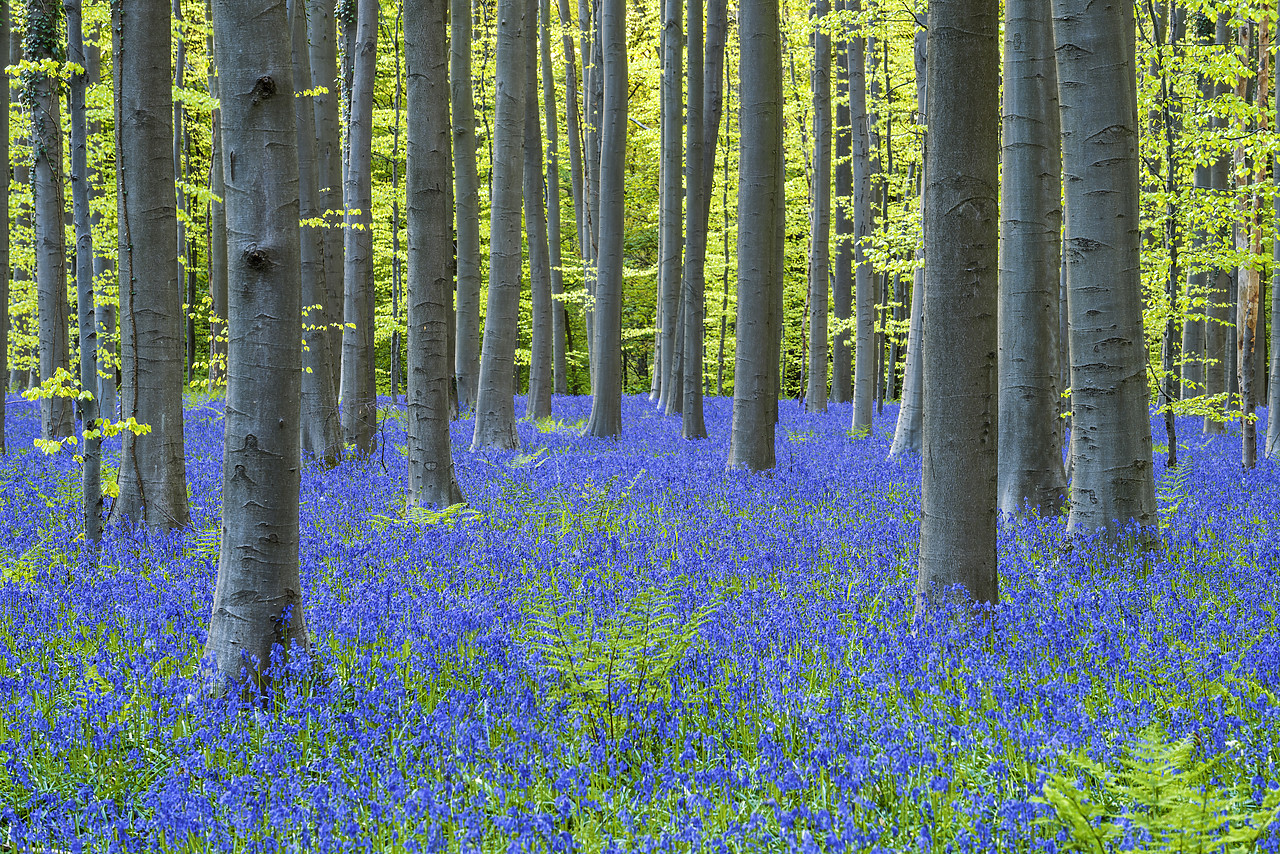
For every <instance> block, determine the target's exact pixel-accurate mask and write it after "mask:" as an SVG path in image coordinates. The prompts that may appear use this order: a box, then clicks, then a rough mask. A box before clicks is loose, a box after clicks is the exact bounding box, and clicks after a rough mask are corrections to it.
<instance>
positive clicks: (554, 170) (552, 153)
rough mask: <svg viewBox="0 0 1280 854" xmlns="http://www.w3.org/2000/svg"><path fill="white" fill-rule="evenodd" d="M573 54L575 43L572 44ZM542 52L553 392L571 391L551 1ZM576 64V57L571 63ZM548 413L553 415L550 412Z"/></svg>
mask: <svg viewBox="0 0 1280 854" xmlns="http://www.w3.org/2000/svg"><path fill="white" fill-rule="evenodd" d="M569 48H570V51H572V49H573V43H572V42H570V44H569ZM538 50H539V55H540V58H541V61H542V102H543V110H544V117H543V120H544V122H545V123H546V133H547V167H546V172H547V177H546V182H547V248H548V250H549V251H550V255H549V256H548V257H549V258H550V260H551V368H552V385H553V388H552V390H553V391H554V392H555V393H556V394H565V393H566V392H567V391H568V388H569V386H568V377H567V375H566V374H565V352H564V347H565V331H566V327H567V326H568V317H567V316H566V315H565V310H564V299H563V294H564V266H563V265H564V259H563V258H562V257H561V256H562V251H561V235H560V126H559V121H558V120H557V119H556V78H555V67H554V66H553V65H552V64H551V0H539V3H538ZM568 61H569V62H570V63H572V58H571V57H570V59H569V60H568ZM548 414H550V412H549V411H548Z"/></svg>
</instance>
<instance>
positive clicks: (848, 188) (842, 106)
mask: <svg viewBox="0 0 1280 854" xmlns="http://www.w3.org/2000/svg"><path fill="white" fill-rule="evenodd" d="M837 8H838V9H840V10H841V11H844V10H845V9H847V8H848V3H847V2H845V0H839V2H838V4H837ZM835 78H836V86H835V88H836V96H835V102H836V109H835V113H836V115H835V170H834V171H835V188H834V189H835V196H836V205H835V208H836V209H835V253H834V254H835V258H834V264H833V276H832V279H831V310H832V312H833V313H834V314H835V318H836V324H837V332H836V333H835V335H833V336H832V340H831V402H832V403H848V402H849V401H851V400H853V350H852V348H850V346H849V333H848V331H847V330H845V329H844V328H843V324H845V323H847V322H848V320H849V318H850V316H851V315H852V310H853V242H852V240H853V219H852V210H853V206H852V205H853V200H852V199H851V198H850V194H851V193H852V192H853V167H852V164H851V162H850V159H849V158H850V156H851V155H852V153H853V147H852V142H853V140H852V136H851V132H852V128H851V127H850V123H849V121H850V120H849V42H848V39H847V37H846V38H842V39H840V41H839V42H838V43H837V46H836V63H835Z"/></svg>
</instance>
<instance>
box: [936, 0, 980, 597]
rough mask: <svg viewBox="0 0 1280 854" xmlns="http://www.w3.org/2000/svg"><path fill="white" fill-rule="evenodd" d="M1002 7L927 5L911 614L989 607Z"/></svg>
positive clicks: (960, 0) (954, 1) (963, 1)
mask: <svg viewBox="0 0 1280 854" xmlns="http://www.w3.org/2000/svg"><path fill="white" fill-rule="evenodd" d="M999 8H1000V7H999V3H998V0H933V2H932V3H930V5H929V36H928V57H929V58H928V74H929V80H928V87H929V96H930V111H929V135H930V139H931V140H932V144H931V145H929V146H927V148H926V151H925V198H924V217H925V219H924V243H925V250H924V251H925V257H927V258H928V259H929V264H928V266H927V267H926V268H925V286H924V312H925V315H926V317H934V318H943V319H944V321H945V322H942V323H938V324H936V325H932V326H930V327H929V335H928V338H927V339H926V340H925V342H924V451H923V453H922V455H921V457H922V471H921V490H920V570H919V577H918V580H917V584H916V613H917V615H919V614H920V613H921V612H922V611H923V610H926V609H928V608H929V607H931V606H932V605H933V604H934V603H936V602H937V601H939V600H943V599H946V598H955V597H957V596H959V597H960V598H964V599H969V600H972V601H976V602H995V601H997V600H998V599H999V598H1000V584H999V577H998V574H997V570H996V521H997V509H996V448H997V441H998V435H997V434H998V428H997V401H998V394H997V392H998V389H997V382H996V371H997V361H998V360H997V356H996V350H997V344H998V333H997V328H996V312H997V309H998V305H999V298H998V287H999V285H998V266H999V259H998V247H997V244H998V237H999V219H998V216H999V187H998V180H999V148H1000V112H999V92H1000V80H999V68H1000V43H999V37H998V30H999Z"/></svg>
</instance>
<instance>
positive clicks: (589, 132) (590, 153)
mask: <svg viewBox="0 0 1280 854" xmlns="http://www.w3.org/2000/svg"><path fill="white" fill-rule="evenodd" d="M594 5H595V11H594V12H593V11H591V10H592V6H593V4H592V2H591V0H578V25H579V27H580V28H581V29H582V31H583V40H584V42H585V44H584V45H583V52H582V55H583V63H584V64H585V67H584V69H583V73H582V76H583V81H584V84H583V94H582V100H583V110H584V111H585V116H586V129H585V130H584V135H585V145H584V146H583V148H584V149H585V151H586V155H587V164H586V179H587V180H586V187H585V188H584V189H585V192H586V196H587V205H586V207H587V243H586V247H587V249H586V251H585V252H584V253H583V255H582V262H583V263H582V269H583V285H584V288H585V290H586V293H587V296H588V297H589V298H590V299H593V300H594V298H595V295H596V281H597V280H598V279H599V263H600V153H601V152H600V145H601V140H600V134H601V128H602V124H603V122H604V113H603V109H604V75H605V72H604V55H603V54H602V53H601V46H600V44H601V32H600V17H601V14H600V11H599V0H597V2H596V3H595V4H594ZM588 56H590V57H591V61H590V62H589V63H588V62H587V59H586V57H588ZM583 320H584V324H583V325H584V326H585V327H586V330H587V332H586V339H587V356H588V358H589V359H590V366H591V370H590V375H591V388H592V393H594V391H595V382H596V354H595V347H596V333H595V328H596V323H595V309H594V308H589V309H587V310H586V311H585V312H583Z"/></svg>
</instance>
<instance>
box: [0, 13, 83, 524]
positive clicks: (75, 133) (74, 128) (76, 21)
mask: <svg viewBox="0 0 1280 854" xmlns="http://www.w3.org/2000/svg"><path fill="white" fill-rule="evenodd" d="M62 10H63V12H64V13H65V14H66V16H67V62H72V63H75V64H76V65H79V66H80V67H81V68H87V67H88V64H89V61H88V58H87V57H86V56H85V50H84V25H83V22H82V18H81V7H80V0H63V2H62ZM6 28H7V25H6ZM88 82H89V81H88V79H87V74H86V73H85V72H83V71H82V72H80V73H78V74H73V75H72V76H71V79H70V81H69V86H68V107H67V111H68V112H69V113H70V119H71V205H72V211H73V213H72V218H73V220H74V222H75V233H76V254H75V259H76V308H77V312H78V313H79V315H80V318H79V320H80V323H79V327H80V329H79V331H80V365H79V368H80V387H81V388H82V389H84V390H85V391H87V392H89V394H88V396H86V397H85V398H84V399H83V400H81V401H80V417H81V420H82V421H83V422H84V431H85V432H84V434H83V435H84V451H83V457H84V463H83V465H82V468H81V470H82V476H81V481H80V484H81V509H82V511H83V515H84V520H83V521H84V538H85V542H87V543H90V544H95V543H97V542H98V541H99V540H100V539H102V441H101V439H100V438H99V435H98V433H99V431H98V426H99V425H98V398H97V390H98V323H97V318H96V317H95V315H94V299H93V229H92V225H91V223H90V220H89V155H88V141H89V124H88V120H87V116H86V115H85V113H86V110H85V90H86V89H87V88H88ZM4 86H5V88H6V89H7V88H8V84H7V83H5V84H4ZM4 135H5V136H7V135H8V134H4ZM7 147H8V146H7V140H6V148H7ZM0 163H3V164H4V165H5V167H6V168H5V169H4V170H3V171H5V172H8V169H7V165H8V158H7V157H6V158H5V159H4V160H3V161H0ZM6 178H7V176H6ZM5 206H6V208H7V207H8V200H7V199H6V200H5ZM0 222H4V223H5V224H6V226H7V225H8V217H7V211H6V216H5V218H4V219H2V220H0ZM5 230H6V231H7V230H8V229H7V227H6V229H5ZM5 241H6V243H7V241H8V237H7V236H6V237H5ZM5 254H6V255H7V254H8V251H7V249H6V252H5ZM8 268H9V265H8V259H7V258H6V259H5V264H4V268H3V269H4V272H5V278H6V280H7V279H8ZM6 286H7V282H6ZM5 297H6V299H5V304H6V308H7V304H8V299H7V297H8V294H5ZM2 424H3V422H0V425H2Z"/></svg>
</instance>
